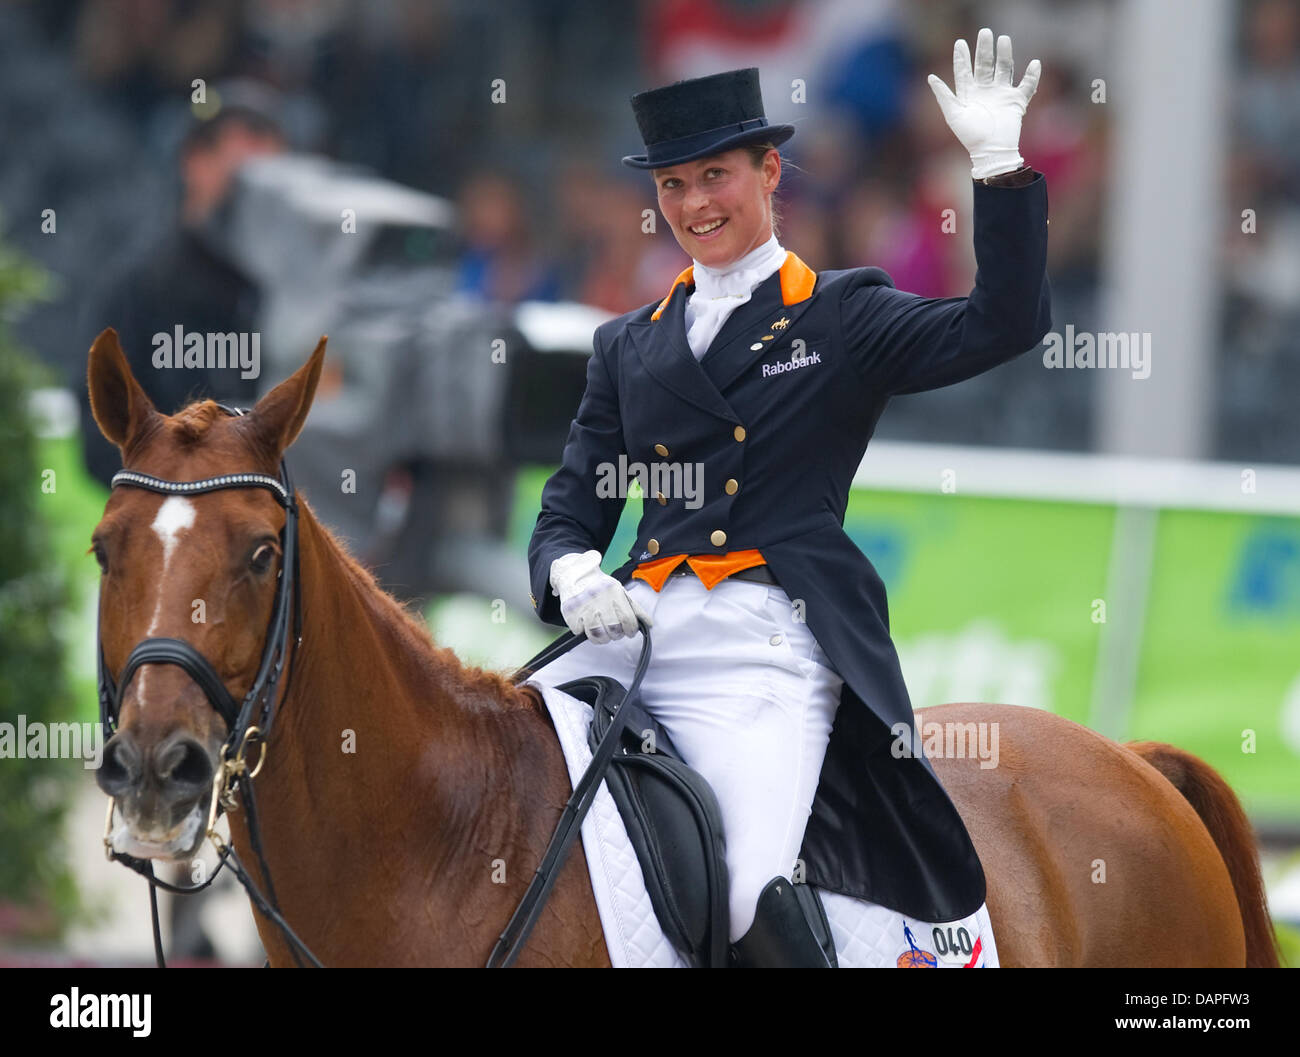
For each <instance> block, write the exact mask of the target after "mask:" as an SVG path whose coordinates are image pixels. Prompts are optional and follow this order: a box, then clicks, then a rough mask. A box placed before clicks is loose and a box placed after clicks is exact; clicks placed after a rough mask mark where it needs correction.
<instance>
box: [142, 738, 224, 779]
mask: <svg viewBox="0 0 1300 1057" xmlns="http://www.w3.org/2000/svg"><path fill="white" fill-rule="evenodd" d="M154 774H155V776H156V777H157V779H158V783H159V784H160V785H161V786H163V787H164V788H170V789H172V790H175V791H185V790H192V789H198V788H204V787H206V786H208V785H210V784H211V782H212V775H213V768H212V761H211V760H210V759H209V758H208V754H207V752H206V751H204V748H203V746H202V745H201V744H199V742H197V741H195V740H194V739H193V738H191V737H188V736H185V735H181V736H178V737H176V738H174V739H173V740H172V741H171V742H169V743H167V744H164V745H163V746H161V747H160V748H159V749H158V751H157V752H156V753H155V754H154Z"/></svg>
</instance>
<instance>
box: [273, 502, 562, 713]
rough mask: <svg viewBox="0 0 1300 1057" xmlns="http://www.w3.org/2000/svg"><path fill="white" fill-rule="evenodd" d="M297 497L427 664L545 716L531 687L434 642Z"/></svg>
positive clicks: (508, 705) (474, 693)
mask: <svg viewBox="0 0 1300 1057" xmlns="http://www.w3.org/2000/svg"><path fill="white" fill-rule="evenodd" d="M298 499H299V504H300V507H301V509H302V512H303V515H304V516H303V521H304V523H305V522H307V521H310V522H311V523H312V525H313V526H314V527H315V528H316V529H318V530H319V535H320V538H321V539H322V540H323V541H324V542H325V545H326V546H327V547H329V548H330V549H331V551H332V552H333V554H334V556H335V558H336V560H337V561H338V562H339V564H340V565H341V566H343V568H344V569H346V570H347V573H348V576H349V577H350V578H351V579H352V582H353V583H354V584H355V585H356V586H357V587H358V588H359V589H360V591H361V593H362V594H363V595H364V596H365V597H366V598H367V599H368V601H369V602H370V604H371V605H372V607H373V608H374V610H375V611H376V612H377V613H378V614H379V616H380V617H381V618H383V619H385V620H386V621H387V622H388V623H389V625H390V626H391V627H392V628H393V629H394V630H395V631H396V632H398V634H399V635H401V637H402V638H403V639H404V640H406V641H407V642H408V643H409V644H410V645H411V647H412V648H413V649H414V650H415V651H416V652H417V653H419V654H420V655H421V656H422V658H423V659H424V661H425V662H426V663H427V664H428V665H429V666H430V667H436V668H437V669H438V670H439V671H440V672H441V673H443V674H444V676H446V677H448V678H450V679H452V680H454V681H455V682H456V683H457V684H458V685H459V687H460V688H461V689H462V690H463V691H465V692H467V694H468V696H470V697H471V698H473V699H477V700H486V701H488V702H499V703H500V705H501V706H502V707H503V708H504V709H506V710H514V709H528V710H533V711H535V710H539V709H540V710H541V711H542V713H543V715H545V708H544V707H543V704H542V700H541V696H540V695H539V694H538V692H537V691H536V690H535V689H534V688H533V687H527V686H522V685H516V684H515V683H513V682H512V681H511V680H510V678H509V677H507V676H506V675H503V674H502V673H500V672H496V671H492V670H491V669H487V668H481V667H478V666H476V665H469V664H465V663H464V662H463V661H462V660H461V659H460V658H459V657H457V656H456V654H455V652H454V651H453V650H451V649H449V648H448V647H446V646H439V645H438V644H437V643H435V642H434V641H433V635H432V633H431V632H430V630H429V626H428V624H426V623H425V622H424V620H423V619H422V618H421V617H419V616H417V615H416V614H415V613H413V612H412V611H411V609H410V608H409V607H410V605H411V603H410V602H403V601H401V600H399V599H398V598H396V597H394V596H393V595H392V594H390V593H389V592H388V591H385V590H384V589H383V588H382V587H380V586H379V584H378V583H377V582H376V580H375V577H374V574H373V573H372V572H371V571H370V570H369V569H367V568H366V567H365V566H364V565H362V564H361V563H360V562H359V561H358V560H357V559H356V558H354V557H353V556H352V554H351V553H350V552H349V551H348V548H347V546H346V544H345V543H344V542H343V541H342V540H340V539H339V538H338V537H337V536H335V535H334V533H333V532H331V531H330V530H329V529H328V528H327V527H326V526H325V525H324V524H323V523H322V522H321V520H320V519H319V518H318V517H316V516H315V514H314V513H313V512H312V511H311V506H310V504H309V503H308V502H307V500H306V499H305V498H304V497H303V496H302V495H301V494H299V497H298Z"/></svg>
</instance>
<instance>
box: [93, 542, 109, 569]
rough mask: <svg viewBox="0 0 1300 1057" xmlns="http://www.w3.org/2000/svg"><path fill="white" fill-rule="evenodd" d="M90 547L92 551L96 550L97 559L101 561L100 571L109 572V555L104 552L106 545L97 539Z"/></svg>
mask: <svg viewBox="0 0 1300 1057" xmlns="http://www.w3.org/2000/svg"><path fill="white" fill-rule="evenodd" d="M90 549H91V551H93V552H94V555H95V561H97V562H99V571H100V572H101V573H107V572H108V555H107V554H105V553H104V545H103V544H102V543H100V542H99V541H98V540H96V541H95V542H94V543H92V544H91V545H90Z"/></svg>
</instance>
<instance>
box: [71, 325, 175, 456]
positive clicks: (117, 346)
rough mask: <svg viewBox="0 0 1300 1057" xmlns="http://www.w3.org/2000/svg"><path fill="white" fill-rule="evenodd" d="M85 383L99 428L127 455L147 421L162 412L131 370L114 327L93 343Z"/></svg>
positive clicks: (101, 334)
mask: <svg viewBox="0 0 1300 1057" xmlns="http://www.w3.org/2000/svg"><path fill="white" fill-rule="evenodd" d="M86 385H87V387H88V388H89V390H90V410H91V413H92V414H93V415H94V416H95V422H96V424H97V425H98V426H99V431H100V432H101V433H103V434H104V436H105V437H107V438H108V439H109V440H110V441H112V442H113V443H114V444H116V445H117V446H118V448H120V449H121V450H122V453H123V456H125V453H126V449H127V447H128V446H130V444H131V442H132V441H133V440H135V438H136V437H138V436H139V435H140V432H141V430H142V429H143V428H144V427H145V425H146V424H148V423H149V422H150V420H152V419H156V418H159V417H160V416H159V414H158V409H157V408H155V407H154V406H153V401H152V400H150V399H149V395H148V394H147V393H146V392H145V391H144V390H143V389H142V388H141V387H140V383H139V382H137V381H136V380H135V375H133V374H132V373H131V365H130V364H129V363H128V362H127V360H126V354H125V353H124V352H123V351H122V346H121V343H120V342H118V340H117V331H116V330H114V329H113V328H112V327H109V328H107V329H106V330H104V331H102V332H101V333H100V335H99V337H97V338H96V339H95V343H94V344H93V345H91V346H90V360H89V363H88V364H87V367H86Z"/></svg>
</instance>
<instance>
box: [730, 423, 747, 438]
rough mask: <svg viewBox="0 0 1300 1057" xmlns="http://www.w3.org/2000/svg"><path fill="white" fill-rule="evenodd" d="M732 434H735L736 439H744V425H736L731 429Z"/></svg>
mask: <svg viewBox="0 0 1300 1057" xmlns="http://www.w3.org/2000/svg"><path fill="white" fill-rule="evenodd" d="M732 434H733V436H735V438H736V439H737V440H744V439H745V427H744V426H737V427H736V428H735V429H734V430H733V431H732Z"/></svg>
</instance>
